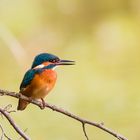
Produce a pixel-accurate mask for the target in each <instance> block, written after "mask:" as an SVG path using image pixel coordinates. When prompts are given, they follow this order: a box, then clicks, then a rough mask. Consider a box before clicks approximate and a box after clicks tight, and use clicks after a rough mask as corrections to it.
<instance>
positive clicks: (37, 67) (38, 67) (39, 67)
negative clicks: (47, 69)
mask: <svg viewBox="0 0 140 140" xmlns="http://www.w3.org/2000/svg"><path fill="white" fill-rule="evenodd" d="M44 66H45V65H43V64H41V65H38V66H36V67H34V68H33V69H41V68H43V67H44Z"/></svg>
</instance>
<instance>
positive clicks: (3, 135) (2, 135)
mask: <svg viewBox="0 0 140 140" xmlns="http://www.w3.org/2000/svg"><path fill="white" fill-rule="evenodd" d="M0 129H1V131H2V134H1V137H0V140H3V139H4V137H5V138H7V139H8V140H12V139H11V138H9V137H8V136H7V135H6V134H5V132H4V129H3V127H2V126H1V125H0Z"/></svg>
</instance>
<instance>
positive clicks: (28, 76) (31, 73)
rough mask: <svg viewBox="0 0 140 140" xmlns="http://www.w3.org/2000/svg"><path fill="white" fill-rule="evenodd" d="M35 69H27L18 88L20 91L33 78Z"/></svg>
mask: <svg viewBox="0 0 140 140" xmlns="http://www.w3.org/2000/svg"><path fill="white" fill-rule="evenodd" d="M35 73H36V72H35V70H34V69H30V70H28V71H27V72H26V73H25V75H24V78H23V80H22V82H21V84H20V90H21V91H22V90H23V89H25V88H26V87H27V86H28V85H29V84H30V83H31V81H32V80H33V78H34V76H35Z"/></svg>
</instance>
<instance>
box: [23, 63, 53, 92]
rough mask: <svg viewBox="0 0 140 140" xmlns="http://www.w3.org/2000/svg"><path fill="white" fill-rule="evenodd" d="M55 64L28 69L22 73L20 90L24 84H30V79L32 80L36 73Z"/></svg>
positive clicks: (24, 86)
mask: <svg viewBox="0 0 140 140" xmlns="http://www.w3.org/2000/svg"><path fill="white" fill-rule="evenodd" d="M55 66H56V65H55V64H50V65H48V66H45V67H43V68H39V69H29V70H28V71H27V72H26V73H25V75H24V78H23V80H22V82H21V85H20V90H21V89H22V88H26V86H28V85H30V83H31V81H32V80H33V78H34V76H35V75H36V74H40V73H42V72H43V71H44V70H45V69H52V68H54V67H55Z"/></svg>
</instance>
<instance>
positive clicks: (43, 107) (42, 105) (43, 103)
mask: <svg viewBox="0 0 140 140" xmlns="http://www.w3.org/2000/svg"><path fill="white" fill-rule="evenodd" d="M41 101H42V103H41V105H40V108H41V109H45V101H44V99H43V98H41Z"/></svg>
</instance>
